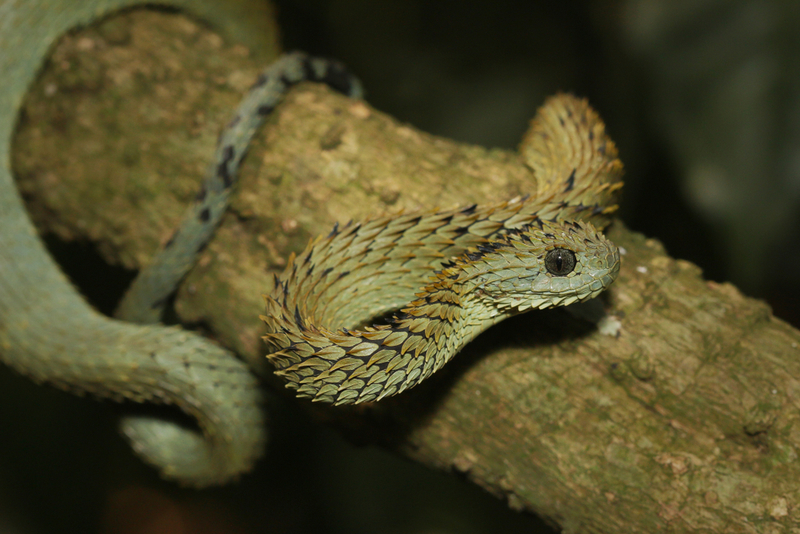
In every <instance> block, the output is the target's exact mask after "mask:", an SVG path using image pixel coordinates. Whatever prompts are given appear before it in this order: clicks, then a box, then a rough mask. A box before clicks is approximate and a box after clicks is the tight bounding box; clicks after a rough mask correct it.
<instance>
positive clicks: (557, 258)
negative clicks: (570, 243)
mask: <svg viewBox="0 0 800 534" xmlns="http://www.w3.org/2000/svg"><path fill="white" fill-rule="evenodd" d="M575 263H576V260H575V253H574V252H572V251H571V250H567V249H565V248H554V249H553V250H551V251H549V252H548V253H547V255H545V257H544V266H545V268H546V269H547V272H549V273H550V274H552V275H554V276H566V275H568V274H569V273H571V272H572V271H573V269H575Z"/></svg>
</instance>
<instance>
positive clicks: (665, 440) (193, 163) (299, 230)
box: [15, 13, 800, 533]
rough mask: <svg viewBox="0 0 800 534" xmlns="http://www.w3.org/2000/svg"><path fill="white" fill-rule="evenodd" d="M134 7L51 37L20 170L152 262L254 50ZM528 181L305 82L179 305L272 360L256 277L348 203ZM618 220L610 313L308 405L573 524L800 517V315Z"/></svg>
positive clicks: (516, 334) (389, 203)
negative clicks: (372, 397) (343, 399)
mask: <svg viewBox="0 0 800 534" xmlns="http://www.w3.org/2000/svg"><path fill="white" fill-rule="evenodd" d="M129 16H130V15H129ZM132 16H133V22H132V23H130V24H131V25H130V26H127V25H126V26H125V30H124V31H123V30H121V29H119V28H116V29H115V28H114V27H111V30H113V31H111V30H109V27H108V26H107V25H108V24H109V23H108V22H107V23H106V26H100V27H99V28H93V29H90V30H87V32H88V33H84V34H82V35H80V36H73V37H70V38H69V39H67V40H66V41H65V43H64V44H63V45H62V47H61V48H59V49H58V50H57V51H55V52H54V56H53V57H54V59H53V61H51V66H50V69H48V70H47V71H46V72H45V73H43V75H42V77H41V79H40V82H39V84H38V85H37V86H36V87H34V88H33V89H32V90H31V92H30V98H29V101H28V104H27V108H26V111H25V113H24V115H23V120H22V121H21V128H20V131H19V133H18V136H17V140H16V143H15V169H16V171H15V172H16V176H17V177H18V179H19V183H20V188H21V189H22V191H23V192H24V193H25V196H26V197H27V198H28V200H29V209H30V211H31V214H32V216H33V217H34V218H35V220H36V222H37V225H38V226H39V228H40V230H41V231H42V232H54V233H56V234H58V235H59V236H60V237H62V238H64V239H78V240H90V241H92V242H94V243H96V244H97V246H98V248H99V250H100V251H101V253H102V254H103V256H104V257H105V258H106V259H107V260H108V262H109V263H117V264H122V265H125V266H126V267H130V268H138V267H139V266H141V265H142V264H144V263H146V262H147V260H148V258H149V257H150V256H151V255H152V254H153V252H154V251H155V250H156V248H157V247H158V246H159V245H160V244H161V243H163V242H164V241H166V240H167V239H168V238H169V236H170V235H171V232H172V230H173V228H174V225H175V224H176V223H177V221H178V220H179V219H180V216H181V215H182V213H183V210H184V208H185V207H186V205H187V204H188V203H189V202H190V201H191V198H192V196H193V194H194V192H195V190H196V188H197V184H198V181H199V179H200V177H201V176H202V174H203V172H202V171H203V168H204V166H205V165H207V164H209V158H210V155H211V154H212V152H213V150H212V149H213V144H214V141H215V139H216V135H217V134H218V133H219V131H220V129H221V128H222V126H223V125H224V123H225V122H226V121H227V120H228V119H229V114H230V113H232V110H233V109H234V107H235V105H236V103H237V102H238V99H239V98H240V96H241V94H242V93H243V92H244V90H245V89H246V88H247V86H248V84H249V83H250V82H251V81H252V80H254V79H255V76H256V74H257V72H258V69H259V67H258V66H257V65H255V63H254V61H253V60H252V59H250V57H249V54H248V53H247V51H246V50H245V49H243V48H241V47H235V46H234V47H228V46H226V45H224V44H223V43H222V42H221V41H220V40H219V38H218V37H216V36H214V35H213V34H210V33H207V31H206V30H205V29H203V28H201V27H199V26H197V25H196V24H194V23H192V22H190V21H187V20H185V19H181V18H179V17H175V16H166V15H163V14H161V15H153V14H135V13H134V14H132ZM114 24H119V23H114ZM126 24H127V23H126ZM157 28H160V30H159V31H165V32H172V33H167V34H165V35H166V36H165V37H158V38H156V37H155V36H154V34H153V35H151V34H150V32H154V31H155V30H156V29H157ZM140 32H145V34H146V35H147V38H142V39H139V38H136V36H137V35H139V34H140ZM120 35H122V36H123V37H124V38H120V37H119V36H120ZM187 42H188V43H191V45H192V46H187V45H186V44H187ZM149 43H155V44H154V45H152V46H151V45H150V44H149ZM159 43H160V44H159ZM163 54H166V56H165V55H163ZM536 191H537V188H536V178H535V176H534V175H533V174H532V171H531V170H530V168H529V167H528V166H526V164H525V161H524V160H523V158H522V157H521V156H519V155H518V154H516V153H513V152H508V151H502V150H487V149H483V148H480V147H475V146H469V145H464V144H459V143H455V142H452V141H449V140H446V139H441V138H437V137H434V136H431V135H428V134H425V133H422V132H419V131H417V130H415V129H414V128H412V127H410V126H408V125H404V124H400V123H398V122H397V121H395V120H393V119H392V118H391V117H388V116H386V115H385V114H383V113H381V112H379V111H377V110H375V109H373V108H371V107H370V106H369V104H367V103H364V102H354V101H351V100H348V99H346V98H344V97H342V96H339V95H337V94H334V93H332V92H330V91H329V90H327V89H326V88H324V87H320V86H313V85H303V86H301V87H299V88H297V89H296V90H293V91H292V92H291V93H290V94H289V95H288V97H287V98H286V101H285V102H284V104H282V105H281V106H280V107H279V108H278V110H276V112H275V114H274V116H273V117H272V118H271V119H270V120H269V123H268V124H267V126H266V127H265V128H264V130H263V131H262V132H261V133H260V134H259V136H258V138H257V140H256V141H255V142H254V144H253V146H252V148H251V150H250V154H249V155H248V158H247V159H246V161H245V163H244V166H243V169H242V172H241V179H240V183H239V185H238V192H237V195H236V198H235V199H234V201H233V205H232V207H231V209H230V210H229V212H228V214H227V215H226V217H225V219H224V221H223V223H222V225H221V227H220V228H219V230H218V231H217V233H216V235H215V237H214V239H213V240H212V242H211V243H210V244H209V246H208V247H207V248H206V249H205V251H204V252H203V254H202V257H201V258H200V261H199V262H198V264H197V267H196V268H195V269H194V270H193V271H192V272H191V273H190V275H189V276H188V278H187V279H186V281H185V282H184V283H183V285H182V286H181V288H180V290H179V293H178V297H177V300H176V310H177V312H178V315H179V317H180V319H181V320H182V321H184V322H186V323H194V324H197V323H201V324H203V325H205V326H206V327H207V328H208V329H209V331H210V332H211V333H212V334H213V335H214V336H215V337H216V338H217V339H218V340H220V342H221V343H223V344H225V345H227V346H230V347H232V348H233V349H235V350H237V351H238V352H239V353H240V354H241V355H242V356H243V357H244V358H245V359H247V360H248V361H249V362H251V363H252V365H253V366H254V367H255V368H257V369H259V370H260V371H261V372H265V371H266V369H265V363H264V358H263V354H262V353H263V351H264V347H262V345H261V341H260V335H261V331H262V325H261V323H260V322H259V320H258V314H259V312H260V311H261V309H262V299H261V294H262V293H264V292H266V291H267V290H268V289H269V287H270V284H271V283H272V282H271V278H272V276H271V273H273V272H279V271H280V270H281V268H282V267H283V266H284V265H285V262H286V258H287V257H288V255H289V254H290V253H292V252H299V251H300V250H302V248H303V247H304V246H305V244H306V242H307V241H308V240H309V239H310V238H312V237H314V236H316V235H318V234H321V233H326V232H328V231H329V230H330V228H331V226H332V224H333V223H334V222H335V221H340V222H346V221H347V220H349V219H351V218H353V219H361V218H364V217H367V216H369V215H375V214H379V213H384V212H397V211H400V210H403V209H405V210H413V209H418V208H426V209H427V208H432V207H435V206H441V207H450V206H453V205H458V204H470V203H473V202H486V201H494V200H501V199H506V198H511V197H514V196H517V195H522V194H536ZM608 234H609V236H610V237H611V238H612V239H613V240H614V241H615V242H616V243H617V244H618V245H619V246H620V247H622V248H624V250H625V254H624V256H623V263H622V270H621V272H620V275H619V279H618V281H617V282H616V283H615V284H614V286H613V287H612V289H611V290H610V291H608V292H607V293H606V294H605V295H604V298H603V299H602V300H603V303H604V304H605V307H606V314H607V317H606V319H605V320H604V323H603V324H604V325H605V327H604V328H602V329H599V328H597V327H596V326H595V325H594V323H592V322H588V321H586V320H584V319H580V318H578V317H576V316H575V315H573V314H569V313H566V312H564V311H561V310H553V311H546V312H533V313H529V314H525V315H522V316H519V317H516V318H514V319H512V320H509V321H507V322H505V323H503V324H501V325H500V326H498V327H496V328H494V329H492V330H491V331H489V332H487V333H486V334H484V335H482V336H481V337H480V338H479V339H478V340H477V341H476V342H474V343H472V344H471V345H470V346H469V347H468V348H467V349H466V350H465V351H464V353H463V354H461V355H460V356H459V357H458V358H456V360H455V361H454V362H453V363H452V364H450V365H449V366H448V367H447V368H446V369H445V370H444V371H443V372H442V373H440V375H441V376H435V377H434V378H432V379H431V380H429V381H428V382H427V383H425V384H423V385H421V386H420V387H418V388H416V389H415V390H412V391H410V392H408V393H407V394H403V395H401V396H399V397H397V398H394V399H390V400H388V401H386V402H381V403H378V404H376V405H374V406H369V407H358V408H346V409H342V408H331V407H318V406H314V407H313V408H311V407H310V409H313V410H314V411H315V412H316V414H317V415H318V416H319V417H320V418H321V419H326V420H330V421H332V422H334V424H336V425H338V426H340V427H341V428H343V429H344V430H345V431H346V432H348V433H350V434H351V435H353V436H356V437H357V438H358V439H360V440H369V441H379V442H381V443H382V444H383V445H385V446H386V447H389V448H392V449H395V450H398V451H400V452H401V453H403V454H405V455H407V456H409V457H411V458H414V459H415V460H417V461H420V462H422V463H425V464H427V465H431V466H435V467H437V468H440V469H445V470H455V471H459V472H462V473H464V474H466V476H467V477H469V478H470V479H471V480H473V481H474V482H475V483H477V484H479V485H481V486H483V487H484V488H486V489H487V490H489V491H490V492H492V493H494V494H496V495H497V496H499V497H503V498H506V499H507V500H508V502H509V504H510V506H511V507H513V508H515V509H520V510H523V509H524V510H531V511H534V512H535V513H537V514H539V515H541V516H542V517H545V518H548V519H549V520H551V521H552V522H553V523H556V524H558V525H560V526H561V527H562V528H563V529H564V530H565V531H567V532H647V533H649V532H657V531H670V532H723V531H724V532H790V531H794V530H793V529H800V506H798V505H800V489H798V488H800V484H798V483H797V481H798V480H800V463H799V462H798V461H797V456H798V452H797V451H798V448H800V421H799V419H800V410H798V408H799V407H800V380H798V378H800V332H798V331H797V330H795V329H793V328H791V327H790V326H788V325H787V324H785V323H784V322H782V321H780V320H779V319H776V318H775V317H773V316H772V314H771V312H770V309H769V308H768V306H766V305H765V304H763V303H762V302H759V301H756V300H753V299H749V298H746V297H744V296H742V295H741V294H740V293H739V292H738V291H737V290H736V289H735V288H734V287H732V286H730V285H728V284H717V283H713V282H708V281H705V280H703V278H702V276H701V273H700V270H699V269H698V268H697V267H695V266H694V265H692V264H690V263H688V262H685V261H681V260H675V259H672V258H670V257H669V256H667V255H666V253H665V252H664V250H663V248H662V247H661V245H660V244H659V243H658V242H657V241H655V240H652V239H646V238H645V237H643V236H642V235H640V234H637V233H634V232H631V231H629V230H627V229H626V228H625V227H624V226H623V225H622V224H621V223H619V222H616V223H615V224H614V225H613V226H612V228H611V229H610V231H609V232H608ZM584 312H585V313H590V314H591V313H595V312H597V309H591V308H590V309H589V310H584Z"/></svg>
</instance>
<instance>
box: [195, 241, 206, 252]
mask: <svg viewBox="0 0 800 534" xmlns="http://www.w3.org/2000/svg"><path fill="white" fill-rule="evenodd" d="M207 246H208V240H205V241H203V242H202V243H200V245H199V246H198V247H197V254H200V253H201V252H203V251H204V250H205V249H206V247H207Z"/></svg>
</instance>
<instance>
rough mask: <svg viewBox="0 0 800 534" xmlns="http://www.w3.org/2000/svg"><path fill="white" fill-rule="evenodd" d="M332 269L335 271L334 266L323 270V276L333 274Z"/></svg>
mask: <svg viewBox="0 0 800 534" xmlns="http://www.w3.org/2000/svg"><path fill="white" fill-rule="evenodd" d="M331 271H333V267H328V268H327V269H325V270H324V271H322V276H328V275H329V274H331Z"/></svg>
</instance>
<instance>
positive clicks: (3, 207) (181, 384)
mask: <svg viewBox="0 0 800 534" xmlns="http://www.w3.org/2000/svg"><path fill="white" fill-rule="evenodd" d="M138 3H143V2H139V1H137V0H87V1H83V2H70V1H66V0H64V1H61V0H50V1H47V0H31V1H28V2H15V1H14V0H4V1H0V13H2V14H3V16H0V73H1V74H2V75H3V79H4V85H3V88H2V89H0V163H1V165H0V229H2V231H1V232H0V359H2V361H3V362H4V363H5V364H6V365H8V366H9V367H11V368H13V369H15V370H17V371H18V372H20V373H21V374H23V375H26V376H28V377H30V378H31V379H33V380H34V381H36V382H40V383H47V384H50V385H53V386H56V387H59V388H61V389H64V390H67V391H70V392H74V393H77V394H89V395H93V396H97V397H105V398H110V399H113V400H120V401H122V400H128V401H135V402H156V403H165V404H171V405H175V406H177V407H178V408H179V409H181V410H182V411H183V412H185V413H186V414H188V415H189V416H190V417H192V418H193V419H194V420H195V421H196V422H197V426H198V428H197V429H195V428H189V427H186V426H182V425H179V424H176V423H175V422H174V421H171V420H168V419H163V418H160V417H159V416H156V415H129V416H125V417H123V418H122V421H121V423H120V425H121V431H122V433H123V435H125V436H126V438H127V439H128V440H129V441H130V443H131V445H132V447H133V449H134V450H135V451H136V452H137V453H138V454H139V455H140V456H141V457H142V458H143V459H144V461H146V462H147V463H149V464H151V465H153V466H155V467H156V468H157V469H158V470H159V471H160V473H161V474H162V476H164V477H165V478H168V479H171V480H175V481H177V482H179V483H181V484H184V485H188V486H195V487H204V486H209V485H215V484H222V483H226V482H228V481H230V480H233V479H236V478H237V477H239V476H240V475H241V474H242V473H245V472H247V471H248V470H250V469H251V468H252V466H253V464H254V462H255V461H256V459H257V458H258V457H259V456H260V455H261V454H262V452H263V448H264V443H265V440H266V416H265V413H264V411H263V407H262V403H263V393H262V391H261V388H260V387H259V383H258V380H257V379H256V377H255V375H254V374H253V373H252V372H251V370H250V369H248V367H247V366H246V365H245V364H244V363H243V362H242V361H241V360H240V359H239V358H237V356H236V355H235V354H233V353H232V352H230V351H228V350H227V349H225V348H223V347H220V346H218V345H217V344H215V343H213V342H212V341H210V340H208V339H205V338H203V337H202V336H200V335H198V334H195V333H193V332H189V331H186V330H184V329H181V328H179V327H177V326H165V325H162V324H160V323H159V321H160V318H161V314H162V312H163V309H164V307H165V305H166V302H167V300H168V297H169V296H170V295H171V294H172V292H174V290H175V288H176V286H177V284H179V283H180V281H181V279H182V278H183V277H184V275H185V274H186V272H187V271H188V270H189V269H190V268H191V267H192V265H193V263H194V261H195V258H196V256H197V253H198V251H199V250H201V249H202V248H203V247H204V245H205V243H206V242H207V240H208V239H209V237H210V236H211V235H212V234H213V231H214V229H215V227H216V226H217V224H218V222H219V219H220V217H221V216H222V214H223V213H224V212H225V209H226V206H227V201H228V198H229V196H230V195H231V192H232V191H233V189H234V186H235V183H236V173H237V168H238V164H239V162H240V161H241V159H242V157H243V156H244V154H245V152H246V150H247V145H248V143H249V140H250V138H251V137H252V136H253V134H254V132H255V131H256V130H257V129H258V127H259V126H260V125H261V124H262V123H263V122H264V119H265V117H267V116H268V115H269V114H270V113H271V112H272V111H273V110H274V109H275V107H276V106H277V105H278V103H279V102H280V100H281V98H282V96H283V94H284V93H285V92H286V91H287V90H288V89H289V88H290V87H292V86H293V85H295V84H297V83H299V82H301V81H305V80H308V81H316V82H323V83H326V84H328V85H330V86H332V87H333V88H335V89H337V90H339V91H341V92H343V93H344V94H346V95H348V96H351V97H353V98H358V97H359V96H360V95H361V89H360V84H359V83H358V81H357V80H356V79H355V78H354V77H352V76H351V75H349V74H348V73H347V72H346V71H345V70H344V68H343V67H342V66H341V65H340V64H338V63H336V62H332V61H327V60H320V59H316V58H311V57H309V56H307V55H305V54H302V53H293V54H288V55H285V56H284V57H283V58H281V59H280V60H278V61H277V62H276V63H275V64H273V65H271V66H270V67H269V68H268V69H266V70H265V71H264V72H263V73H262V74H261V75H260V76H259V77H258V79H257V80H256V82H255V84H254V86H253V88H252V89H251V91H250V92H249V94H248V95H247V96H246V97H245V99H244V100H243V102H242V104H241V105H240V107H239V109H238V110H237V112H236V114H235V115H234V118H233V120H231V122H230V123H229V124H228V125H227V127H226V128H225V130H224V131H223V133H222V134H221V135H220V138H219V142H218V146H217V149H216V153H215V158H214V162H213V164H212V165H211V166H209V169H208V172H207V173H206V176H205V179H204V182H203V185H202V186H201V189H200V190H199V192H198V194H197V195H196V198H195V200H194V202H193V204H192V206H191V207H190V208H189V210H188V211H187V214H186V216H185V217H184V219H183V222H182V223H181V225H179V226H178V228H177V230H176V231H175V233H174V235H173V236H172V238H171V239H170V240H169V241H168V242H167V243H166V244H165V245H164V247H163V248H162V250H161V251H160V252H159V253H158V254H157V255H156V257H155V258H154V259H153V261H152V263H151V265H150V266H148V267H147V268H145V269H143V270H142V271H141V272H140V273H139V274H138V275H137V278H136V279H135V280H134V282H133V284H132V285H131V288H130V289H129V290H128V292H127V293H126V295H125V296H124V297H123V299H122V301H121V303H120V305H119V308H118V310H117V312H116V313H115V317H114V318H110V317H107V316H105V315H102V314H100V313H99V312H97V311H95V310H94V309H93V308H92V307H91V306H90V305H89V304H88V303H87V302H86V301H85V300H84V299H83V297H82V296H81V295H80V293H79V292H78V291H77V290H76V289H75V288H74V287H73V286H72V284H71V283H70V281H69V280H68V279H67V277H66V276H65V275H64V274H63V273H62V272H61V270H60V269H59V267H58V265H57V264H56V262H55V261H54V260H53V258H52V257H51V256H50V255H49V254H48V253H47V251H46V249H45V247H44V245H43V243H42V240H41V239H40V238H39V237H38V235H37V233H36V230H35V228H34V226H33V224H32V222H31V220H30V218H29V216H28V215H27V213H26V211H25V207H24V204H23V202H22V200H21V197H20V195H19V192H18V191H17V189H16V187H15V185H14V180H13V174H12V171H11V167H10V149H11V137H12V134H13V130H14V127H15V124H16V120H17V117H18V115H19V110H20V106H21V102H22V98H23V96H24V94H25V91H26V89H27V87H28V86H29V85H30V84H31V82H32V80H33V79H34V78H35V76H36V74H37V72H38V69H39V68H40V67H41V65H42V63H43V62H44V60H45V58H46V54H47V51H48V49H49V48H50V47H51V46H52V44H53V43H54V42H55V40H56V39H57V38H58V37H59V36H60V35H61V34H63V33H64V32H66V31H67V30H69V29H71V28H74V27H76V26H81V25H85V24H87V23H89V22H91V21H93V20H96V19H98V18H100V17H102V16H104V15H106V14H108V13H110V12H113V11H114V10H117V9H119V8H122V7H127V6H129V5H133V4H138ZM162 3H165V4H167V5H173V6H176V7H179V8H181V9H185V10H187V11H189V12H192V13H194V14H196V15H198V16H199V17H201V18H204V19H206V20H209V21H210V23H212V24H213V25H216V26H218V27H226V26H227V27H234V28H237V27H241V26H242V24H244V25H245V26H246V22H244V23H243V22H242V21H241V19H246V18H247V17H246V16H242V13H239V15H238V19H239V20H235V19H236V16H235V15H231V14H226V13H225V7H226V6H225V3H223V2H212V1H209V0H202V1H196V2H189V1H180V0H169V1H166V2H162ZM237 24H238V26H237ZM530 132H531V133H530V135H531V136H532V138H531V142H530V143H529V146H531V147H533V148H534V149H535V150H533V152H532V154H530V155H529V158H528V160H529V161H528V163H529V165H530V166H531V167H532V169H533V170H534V171H535V173H536V175H537V178H538V180H539V186H538V187H537V191H536V195H532V196H529V197H522V198H515V199H512V200H508V201H503V202H499V203H495V204H488V205H481V206H478V205H470V206H462V207H459V208H454V209H450V210H431V211H422V212H413V213H412V212H409V213H399V214H393V215H384V216H378V217H374V218H371V219H368V220H365V221H362V222H352V221H351V222H349V223H347V224H344V225H341V226H340V225H338V224H337V225H336V226H334V228H333V230H332V231H331V232H330V233H329V234H328V235H326V236H324V237H319V238H317V239H316V240H314V241H312V242H311V243H310V244H309V246H308V247H307V248H306V250H305V251H303V252H301V253H300V254H298V255H296V256H295V255H292V256H291V257H290V258H289V261H288V262H287V267H286V269H285V271H284V272H283V274H281V275H280V276H276V277H275V278H274V280H272V289H271V290H270V291H268V292H267V294H266V295H265V296H264V298H265V310H264V313H263V314H262V315H261V316H260V317H261V319H262V320H263V322H264V324H265V325H266V334H265V336H264V339H265V341H266V344H267V346H268V347H269V352H268V354H267V355H266V357H267V359H268V361H269V362H270V363H271V364H272V366H273V367H274V369H275V372H276V374H277V375H278V376H280V377H281V378H282V379H283V380H284V381H285V383H286V386H287V387H288V388H289V389H291V390H293V391H294V393H295V394H296V395H297V396H299V397H305V398H310V399H312V400H314V401H322V402H327V403H331V404H336V405H338V404H354V403H364V402H370V401H378V400H381V399H383V398H385V397H388V396H391V395H395V394H397V393H400V392H402V391H405V390H407V389H408V388H411V387H413V386H415V385H417V384H419V383H420V382H422V381H423V380H425V379H426V378H427V377H429V376H430V375H431V374H433V373H434V372H436V371H437V370H439V369H441V367H442V366H443V365H444V364H445V363H447V362H448V361H449V360H450V359H452V358H453V356H454V355H455V354H457V353H458V352H459V350H461V348H462V347H463V346H464V345H466V344H467V343H468V342H469V341H471V340H472V339H474V338H475V336H477V335H478V334H480V333H481V332H483V331H484V330H486V329H487V328H489V327H490V326H491V325H493V324H496V323H497V322H499V321H501V320H503V319H505V318H506V317H509V316H511V315H515V314H518V313H522V312H525V311H527V310H530V309H535V308H549V307H554V306H564V305H568V304H572V303H574V302H578V301H583V300H587V299H590V298H593V297H595V296H597V295H598V294H599V293H601V292H602V291H604V290H605V289H606V288H608V286H609V285H610V284H611V283H612V282H613V281H614V279H615V278H616V276H617V274H618V272H619V265H620V257H619V251H618V249H617V247H616V246H615V245H614V244H613V243H612V242H611V241H609V240H608V239H606V238H605V237H604V236H603V234H602V233H601V230H602V229H603V228H604V227H605V226H606V225H607V224H608V223H609V220H610V217H611V215H612V214H613V213H614V212H615V210H616V209H617V204H616V199H617V195H618V191H619V189H620V188H621V186H622V182H621V179H620V176H621V164H620V163H619V160H618V159H616V148H615V146H614V144H613V142H612V141H611V140H610V139H608V137H607V136H606V135H605V131H604V126H603V124H602V122H601V121H600V119H599V117H598V116H597V115H596V113H594V111H593V110H591V108H590V107H589V106H588V104H586V102H585V101H584V100H581V99H577V98H575V97H570V96H568V95H560V96H559V97H555V98H554V99H551V100H550V101H548V103H546V104H545V106H543V107H542V109H541V110H540V112H539V115H538V116H537V119H536V121H535V122H534V125H533V126H532V128H531V130H530ZM387 314H388V315H387ZM255 315H256V314H255V313H254V318H255ZM380 318H383V319H380Z"/></svg>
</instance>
